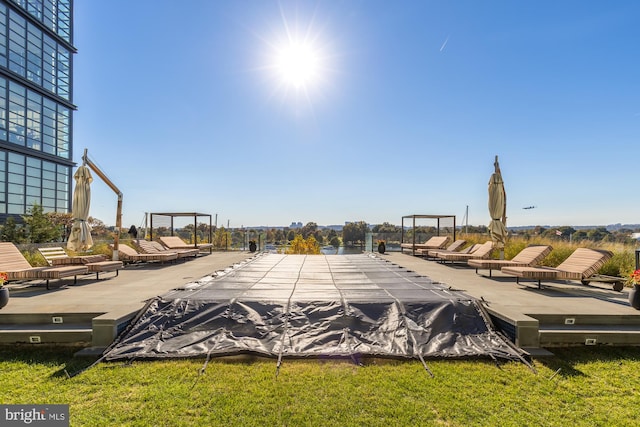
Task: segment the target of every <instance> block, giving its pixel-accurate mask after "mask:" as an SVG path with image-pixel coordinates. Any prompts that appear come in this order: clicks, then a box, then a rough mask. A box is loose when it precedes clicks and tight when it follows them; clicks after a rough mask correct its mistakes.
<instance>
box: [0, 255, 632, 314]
mask: <svg viewBox="0 0 640 427" xmlns="http://www.w3.org/2000/svg"><path fill="white" fill-rule="evenodd" d="M252 256H253V254H251V253H249V252H235V251H234V252H214V253H213V254H206V255H201V256H199V257H198V258H197V259H194V260H188V261H185V262H182V261H180V262H178V263H177V264H158V265H155V264H141V265H128V266H127V267H126V268H125V269H124V270H121V271H120V274H119V275H118V276H117V277H114V275H113V273H103V274H101V276H100V277H101V278H100V280H95V276H84V277H80V278H78V283H77V285H73V284H72V281H71V280H64V281H52V282H51V287H52V289H51V290H46V289H45V287H44V283H42V285H41V286H37V287H34V286H29V287H25V288H22V289H12V290H11V291H10V293H11V299H10V301H9V304H8V305H7V306H6V307H4V308H3V309H2V311H0V314H9V313H53V312H60V313H87V312H109V311H111V310H114V309H118V310H119V311H120V310H123V309H128V308H131V309H136V308H141V307H142V306H143V305H144V301H146V300H147V299H149V298H153V297H155V296H157V295H161V294H163V293H165V292H167V291H169V290H171V289H174V288H176V287H179V286H182V285H184V284H186V283H188V282H189V281H193V280H198V279H199V278H202V277H204V276H207V275H209V274H211V273H213V272H215V271H219V270H224V269H225V268H227V267H229V266H232V265H233V264H236V263H239V262H242V261H244V260H246V259H249V258H251V257H252ZM380 256H381V257H383V258H385V259H388V260H389V261H391V262H393V263H395V264H398V265H401V266H403V267H406V268H408V269H410V270H413V271H415V272H416V273H418V274H421V275H424V276H427V277H429V278H431V279H433V280H437V281H439V282H443V283H446V284H447V285H450V286H452V287H454V288H456V289H462V290H464V291H465V292H467V293H468V294H470V295H472V296H474V297H476V298H483V299H484V300H485V301H486V302H487V303H488V305H489V306H490V307H493V308H496V307H498V306H499V307H501V308H503V309H504V310H508V311H515V312H519V313H523V314H528V315H531V314H563V313H568V314H602V315H613V314H616V315H620V314H628V315H640V311H638V310H635V309H633V308H632V307H631V306H630V305H629V302H628V288H625V289H624V290H623V291H622V292H616V291H614V290H613V289H612V288H611V285H610V284H605V283H601V284H593V286H583V285H581V284H579V283H578V282H570V283H562V282H557V283H547V284H545V283H543V289H538V288H537V284H536V283H535V282H528V283H521V284H520V285H518V284H516V283H515V278H513V277H511V276H506V275H503V274H501V273H500V272H495V271H494V272H493V276H494V277H493V278H487V277H483V276H480V275H477V274H476V273H475V270H474V269H472V268H469V267H467V266H463V265H452V264H440V263H438V262H435V261H427V260H424V259H421V258H418V257H414V256H411V255H407V254H401V253H399V252H388V253H386V254H384V255H380ZM103 278H104V279H103ZM59 284H65V285H67V286H64V287H61V288H58V287H57V286H58V285H59Z"/></svg>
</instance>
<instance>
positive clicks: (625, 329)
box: [539, 325, 640, 347]
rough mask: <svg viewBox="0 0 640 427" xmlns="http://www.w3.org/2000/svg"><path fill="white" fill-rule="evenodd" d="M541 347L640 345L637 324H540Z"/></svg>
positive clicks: (639, 332) (639, 330) (639, 329)
mask: <svg viewBox="0 0 640 427" xmlns="http://www.w3.org/2000/svg"><path fill="white" fill-rule="evenodd" d="M539 335H540V347H559V346H565V345H600V344H604V345H638V344H639V343H640V327H639V326H636V325H540V328H539Z"/></svg>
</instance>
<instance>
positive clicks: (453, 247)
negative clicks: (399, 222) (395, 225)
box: [416, 239, 467, 258]
mask: <svg viewBox="0 0 640 427" xmlns="http://www.w3.org/2000/svg"><path fill="white" fill-rule="evenodd" d="M466 244H467V241H466V240H464V239H458V240H456V241H454V242H453V243H451V244H450V245H449V246H447V247H446V248H444V249H416V253H417V255H418V256H424V257H427V258H434V257H435V255H429V253H430V252H434V253H435V252H442V251H444V252H458V251H460V250H461V249H462V247H463V246H464V245H466Z"/></svg>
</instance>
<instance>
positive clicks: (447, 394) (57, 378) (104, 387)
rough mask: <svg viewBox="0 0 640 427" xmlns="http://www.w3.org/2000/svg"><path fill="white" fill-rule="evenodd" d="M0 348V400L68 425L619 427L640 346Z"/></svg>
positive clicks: (629, 416)
mask: <svg viewBox="0 0 640 427" xmlns="http://www.w3.org/2000/svg"><path fill="white" fill-rule="evenodd" d="M75 350H77V349H72V348H54V349H46V348H45V349H43V348H40V347H38V348H27V347H25V348H18V349H15V348H14V349H8V348H0V360H1V362H0V371H2V376H0V402H2V403H4V404H55V403H59V404H69V405H70V416H71V425H72V426H113V425H118V426H151V425H154V426H191V425H209V426H215V425H224V426H329V425H330V426H417V425H420V426H431V425H435V426H496V425H501V426H565V425H574V426H593V425H607V426H628V425H634V423H635V422H636V419H637V407H638V405H640V382H638V380H637V378H638V371H639V370H640V349H638V348H614V347H580V348H571V349H568V348H567V349H556V350H555V352H556V356H555V357H552V358H548V359H543V360H539V361H536V362H535V364H534V365H535V367H536V370H537V372H536V373H534V372H533V371H532V370H530V369H529V368H528V367H526V366H525V365H524V364H521V363H515V362H512V363H506V364H503V365H501V366H499V367H498V366H496V365H495V364H494V363H492V362H489V361H484V360H481V361H478V360H456V361H451V360H448V361H447V360H432V361H428V362H427V363H428V365H429V368H430V370H431V371H432V372H433V373H434V377H433V378H432V377H431V376H429V375H428V374H427V373H426V372H425V370H424V368H423V367H422V365H421V364H420V362H418V361H414V360H411V361H381V360H372V361H368V362H367V363H366V364H365V366H363V367H357V366H355V365H353V364H351V363H348V362H344V361H338V360H295V361H289V360H285V361H284V363H283V365H282V367H281V370H280V374H279V375H278V376H277V377H276V375H275V361H274V360H262V359H261V360H257V361H251V362H241V361H224V360H216V359H214V360H212V361H210V362H209V364H208V365H207V368H206V371H205V372H204V374H203V375H200V371H201V369H202V368H203V366H204V361H203V360H167V361H154V362H134V363H133V364H131V365H123V364H121V363H100V364H97V365H96V366H93V367H91V368H90V369H88V370H86V371H84V372H83V373H81V374H79V375H77V376H73V377H71V378H67V376H66V375H65V370H66V371H68V372H71V373H73V372H77V371H79V370H81V369H83V368H85V367H87V366H88V365H89V364H90V363H91V362H92V361H90V360H86V359H78V358H73V357H72V355H73V352H74V351H75Z"/></svg>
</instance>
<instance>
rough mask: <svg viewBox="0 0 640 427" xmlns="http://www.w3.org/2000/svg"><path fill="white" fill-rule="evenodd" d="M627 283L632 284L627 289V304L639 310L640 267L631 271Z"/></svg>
mask: <svg viewBox="0 0 640 427" xmlns="http://www.w3.org/2000/svg"><path fill="white" fill-rule="evenodd" d="M627 283H629V284H630V285H631V286H632V288H631V290H630V291H629V304H631V307H633V308H635V309H636V310H640V269H637V270H636V271H634V272H633V273H631V275H630V276H629V280H628V281H627Z"/></svg>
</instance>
